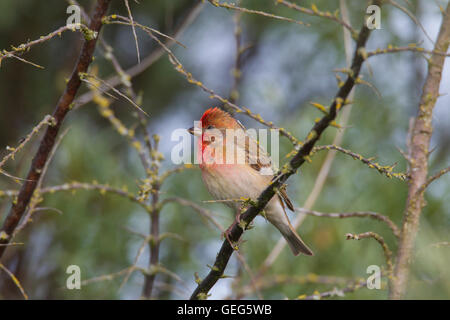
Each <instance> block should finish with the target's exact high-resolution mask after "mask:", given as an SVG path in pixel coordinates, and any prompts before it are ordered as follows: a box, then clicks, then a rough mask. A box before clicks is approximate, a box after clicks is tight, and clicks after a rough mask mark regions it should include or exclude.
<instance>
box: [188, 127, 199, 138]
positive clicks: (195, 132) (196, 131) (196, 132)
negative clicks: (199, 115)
mask: <svg viewBox="0 0 450 320" xmlns="http://www.w3.org/2000/svg"><path fill="white" fill-rule="evenodd" d="M187 131H188V132H189V133H190V134H192V135H193V136H197V137H199V136H201V129H200V128H195V127H191V128H189V129H187Z"/></svg>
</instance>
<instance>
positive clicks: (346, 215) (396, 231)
mask: <svg viewBox="0 0 450 320" xmlns="http://www.w3.org/2000/svg"><path fill="white" fill-rule="evenodd" d="M296 211H299V212H301V213H305V214H308V215H311V216H315V217H327V218H337V219H344V218H353V217H359V218H365V217H368V218H372V219H375V220H378V221H381V222H384V223H386V224H387V226H388V227H389V228H390V229H391V230H392V233H393V234H394V235H395V236H396V237H397V238H399V237H400V230H399V228H398V227H397V225H396V224H395V223H394V222H393V221H392V220H391V219H389V217H386V216H384V215H382V214H379V213H377V212H371V211H357V212H340V213H322V212H318V211H314V210H305V209H303V208H298V209H296Z"/></svg>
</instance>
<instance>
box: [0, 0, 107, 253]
mask: <svg viewBox="0 0 450 320" xmlns="http://www.w3.org/2000/svg"><path fill="white" fill-rule="evenodd" d="M109 3H110V0H98V1H97V5H96V8H95V12H94V15H93V18H92V20H91V23H90V25H89V29H90V30H92V31H93V32H96V33H98V32H99V31H100V29H101V27H102V18H103V17H104V15H105V14H106V11H107V9H108V6H109ZM96 43H97V37H95V38H88V39H85V40H84V44H83V48H82V49H81V53H80V56H79V58H78V62H77V64H76V66H75V69H74V70H73V72H72V76H71V77H70V80H69V82H68V83H67V86H66V89H65V91H64V93H63V95H62V96H61V98H60V99H59V101H58V104H57V105H56V108H55V111H54V113H53V118H54V119H55V121H56V123H55V125H54V126H51V127H48V128H47V131H46V132H45V135H44V137H43V139H42V141H41V143H40V145H39V149H38V151H37V153H36V155H35V156H34V158H33V162H32V164H31V168H30V170H29V172H28V176H27V181H25V183H24V184H23V185H22V188H21V189H20V192H19V195H18V197H17V202H15V203H14V204H13V206H12V207H11V210H10V211H9V213H8V216H7V217H6V219H5V222H4V224H3V227H2V229H1V231H0V244H6V243H9V241H11V238H12V237H11V236H12V234H13V233H14V230H15V229H16V227H17V225H18V224H19V222H20V220H21V218H22V216H23V214H24V212H25V210H26V208H27V206H28V204H29V202H30V199H31V196H32V195H33V193H34V190H35V189H36V186H37V183H38V181H39V178H40V176H41V173H42V170H43V168H44V166H45V164H46V162H47V160H48V157H49V155H50V153H51V150H52V149H53V146H54V144H55V143H56V137H57V135H58V132H59V129H60V128H61V125H62V122H63V121H64V118H65V117H66V115H67V113H68V112H69V111H70V109H71V108H72V102H73V101H74V99H75V95H76V94H77V92H78V89H79V88H80V86H81V79H80V76H79V73H83V72H86V71H87V69H88V67H89V65H90V63H91V62H92V57H93V54H94V50H95V45H96ZM6 248H7V247H6V246H0V258H1V257H2V255H3V253H4V252H5V249H6Z"/></svg>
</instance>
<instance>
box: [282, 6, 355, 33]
mask: <svg viewBox="0 0 450 320" xmlns="http://www.w3.org/2000/svg"><path fill="white" fill-rule="evenodd" d="M277 3H281V4H282V5H284V6H286V7H288V8H291V9H294V10H296V11H298V12H301V13H305V14H308V15H310V16H317V17H321V18H325V19H329V20H332V21H335V22H337V23H339V24H340V25H341V26H343V27H344V28H346V29H347V30H348V31H350V34H351V36H352V37H353V38H357V37H358V32H357V31H356V30H355V29H353V28H352V26H351V25H350V24H349V23H347V22H346V21H344V20H341V19H339V16H338V11H336V13H335V14H334V15H333V14H332V13H331V12H323V11H319V10H318V9H317V7H316V6H315V5H312V9H308V8H305V7H301V6H299V5H297V4H295V3H292V2H289V1H285V0H277Z"/></svg>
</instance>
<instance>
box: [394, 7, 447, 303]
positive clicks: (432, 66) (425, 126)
mask: <svg viewBox="0 0 450 320" xmlns="http://www.w3.org/2000/svg"><path fill="white" fill-rule="evenodd" d="M449 42H450V4H449V5H448V6H447V9H446V12H445V13H444V16H443V21H442V25H441V28H440V30H439V35H438V39H437V41H436V44H435V47H434V51H439V52H447V50H448V47H449ZM445 58H446V57H445V56H443V55H437V54H433V55H432V56H431V59H430V60H429V64H428V74H427V77H426V80H425V84H424V86H423V91H422V97H421V100H420V105H419V110H418V114H417V117H416V119H415V122H414V126H413V129H412V134H411V141H410V167H411V172H410V176H411V178H410V181H409V190H408V198H407V200H406V206H405V212H404V215H403V224H402V233H401V238H400V242H399V249H398V252H397V262H396V266H395V271H394V276H393V279H392V290H391V292H390V298H391V299H402V298H403V297H404V295H405V292H406V288H407V282H408V276H409V267H410V263H411V258H412V253H413V248H414V242H415V239H416V235H417V231H418V228H419V219H420V214H421V212H422V209H423V207H424V206H425V199H424V192H425V189H424V188H422V186H423V185H424V184H425V183H426V181H427V175H428V155H429V146H430V139H431V135H432V132H433V126H432V116H433V108H434V106H435V104H436V100H437V98H438V97H439V85H440V82H441V77H442V69H443V67H444V61H445Z"/></svg>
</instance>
